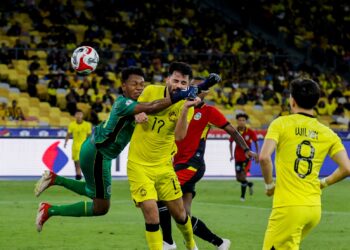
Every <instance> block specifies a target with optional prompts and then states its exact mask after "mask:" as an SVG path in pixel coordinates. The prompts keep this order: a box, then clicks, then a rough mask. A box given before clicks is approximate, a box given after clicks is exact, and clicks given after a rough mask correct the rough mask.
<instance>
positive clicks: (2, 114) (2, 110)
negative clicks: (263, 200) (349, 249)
mask: <svg viewBox="0 0 350 250" xmlns="http://www.w3.org/2000/svg"><path fill="white" fill-rule="evenodd" d="M8 117H9V111H8V109H7V104H6V102H2V103H1V104H0V120H3V121H5V120H7V119H8Z"/></svg>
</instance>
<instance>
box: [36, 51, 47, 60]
mask: <svg viewBox="0 0 350 250" xmlns="http://www.w3.org/2000/svg"><path fill="white" fill-rule="evenodd" d="M36 55H37V56H38V57H39V58H40V59H46V58H47V53H46V51H43V50H38V51H37V52H36Z"/></svg>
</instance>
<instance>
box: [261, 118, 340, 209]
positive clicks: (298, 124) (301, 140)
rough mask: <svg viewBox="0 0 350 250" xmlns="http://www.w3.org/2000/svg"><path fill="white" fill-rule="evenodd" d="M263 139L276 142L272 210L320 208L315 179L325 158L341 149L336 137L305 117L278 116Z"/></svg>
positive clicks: (316, 179) (317, 185)
mask: <svg viewBox="0 0 350 250" xmlns="http://www.w3.org/2000/svg"><path fill="white" fill-rule="evenodd" d="M265 139H272V140H274V141H276V143H277V148H276V158H275V167H276V189H275V194H274V199H273V207H283V206H319V205H321V197H320V194H321V190H320V181H319V178H318V175H319V172H320V169H321V167H322V164H323V161H324V159H325V157H326V156H327V155H329V156H330V157H332V156H334V155H335V154H336V153H338V152H339V151H341V150H345V149H344V146H343V144H342V142H341V140H340V138H339V137H338V136H337V135H336V134H335V133H334V132H333V131H332V130H331V129H330V128H328V127H326V126H325V125H323V124H322V123H320V122H319V121H317V119H316V118H314V117H313V116H309V115H307V114H302V113H298V114H293V115H288V116H283V117H279V118H277V119H276V120H274V121H273V122H272V123H271V125H270V126H269V128H268V131H267V134H266V136H265Z"/></svg>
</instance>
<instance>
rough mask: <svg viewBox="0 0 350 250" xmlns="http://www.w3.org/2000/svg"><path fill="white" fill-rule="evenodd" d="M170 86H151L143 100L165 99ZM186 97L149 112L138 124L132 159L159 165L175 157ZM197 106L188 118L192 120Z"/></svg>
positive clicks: (132, 138)
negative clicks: (145, 118)
mask: <svg viewBox="0 0 350 250" xmlns="http://www.w3.org/2000/svg"><path fill="white" fill-rule="evenodd" d="M166 94H167V88H166V87H165V86H159V85H149V86H147V87H146V88H145V89H144V90H143V92H142V94H141V96H140V97H139V98H138V101H139V102H152V101H155V100H159V99H163V98H164V97H165V96H166ZM184 102H185V101H179V102H177V103H175V104H173V105H171V106H170V107H168V108H166V109H164V110H162V111H160V112H158V113H156V114H148V115H147V116H148V121H147V122H145V123H141V124H136V127H135V130H134V133H133V135H132V137H131V141H130V147H129V155H128V160H129V161H132V162H135V163H138V164H141V165H145V166H156V165H160V164H162V163H164V162H169V161H171V159H172V157H173V156H174V154H175V153H176V151H177V148H176V144H175V126H176V123H177V120H178V118H179V116H180V114H181V112H182V109H183V105H184ZM193 110H194V109H193V108H190V109H189V110H188V115H187V121H188V122H189V121H191V118H192V116H193Z"/></svg>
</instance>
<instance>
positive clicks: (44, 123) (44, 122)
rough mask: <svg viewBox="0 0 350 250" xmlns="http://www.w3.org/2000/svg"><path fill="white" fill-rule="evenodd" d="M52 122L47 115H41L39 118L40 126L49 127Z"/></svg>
mask: <svg viewBox="0 0 350 250" xmlns="http://www.w3.org/2000/svg"><path fill="white" fill-rule="evenodd" d="M49 124H50V118H49V117H47V116H40V118H39V126H40V127H47V126H49Z"/></svg>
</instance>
